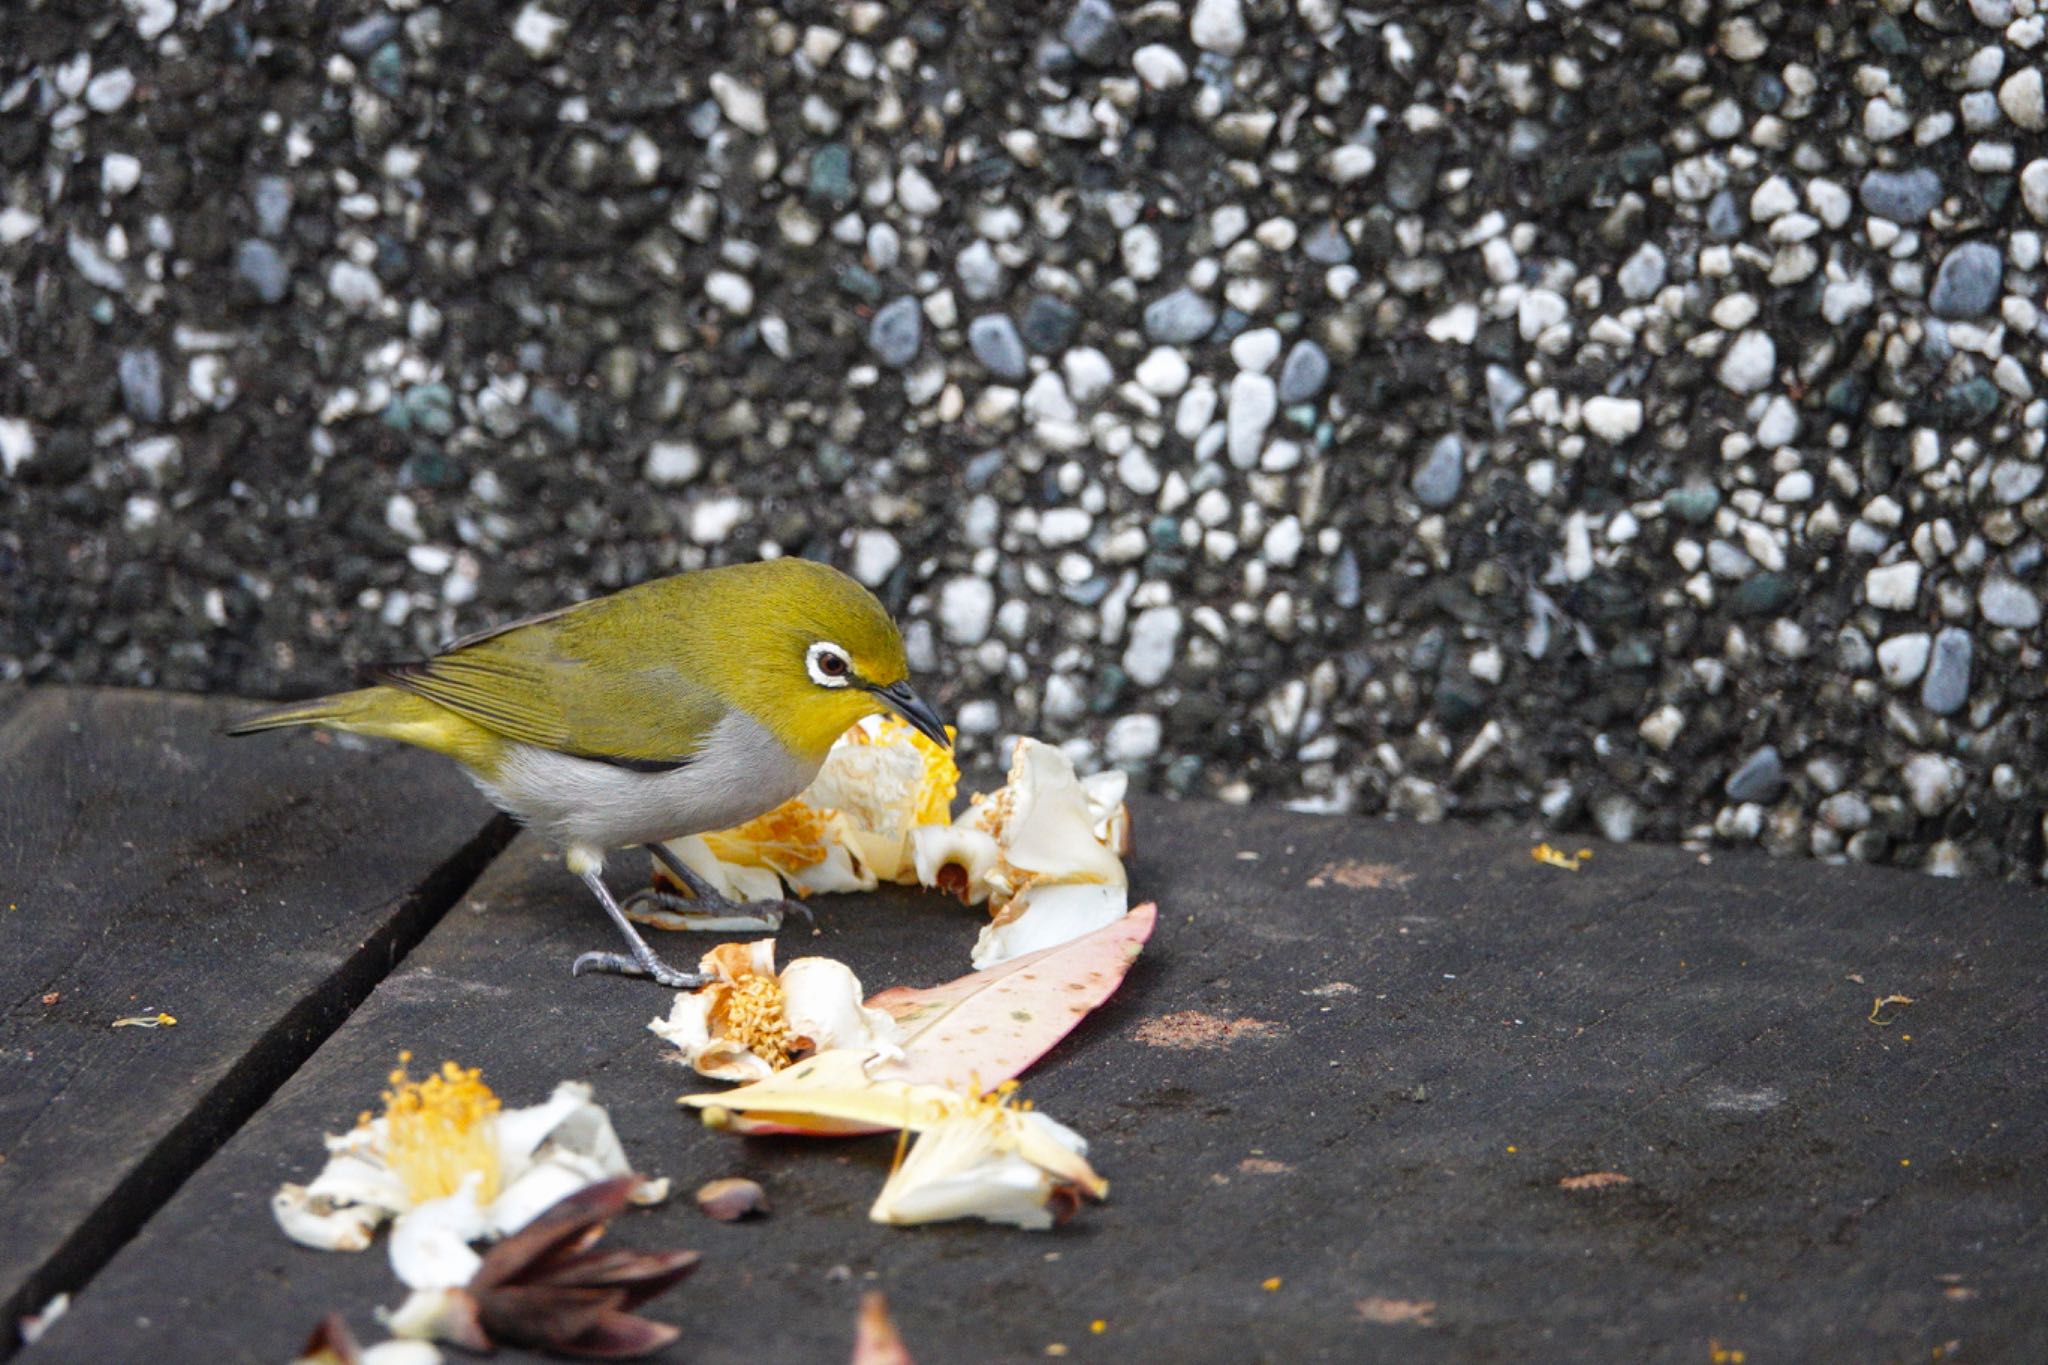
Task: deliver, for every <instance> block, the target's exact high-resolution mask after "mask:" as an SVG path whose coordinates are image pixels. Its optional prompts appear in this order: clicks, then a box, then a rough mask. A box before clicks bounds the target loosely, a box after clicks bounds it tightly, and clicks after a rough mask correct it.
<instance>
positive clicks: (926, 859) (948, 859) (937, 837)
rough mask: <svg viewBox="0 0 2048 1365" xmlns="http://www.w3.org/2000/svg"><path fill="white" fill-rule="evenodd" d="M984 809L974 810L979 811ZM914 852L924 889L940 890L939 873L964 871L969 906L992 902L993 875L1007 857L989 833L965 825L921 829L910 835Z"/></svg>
mask: <svg viewBox="0 0 2048 1365" xmlns="http://www.w3.org/2000/svg"><path fill="white" fill-rule="evenodd" d="M986 804H987V803H986V802H984V803H983V805H986ZM980 809H981V806H976V807H975V808H974V810H975V811H979V810H980ZM970 813H972V812H970ZM910 850H911V856H912V859H913V861H914V862H915V863H916V865H917V880H918V881H919V883H921V884H922V885H925V886H938V885H939V873H940V871H941V870H943V869H944V868H947V867H958V868H960V869H961V870H963V871H964V872H965V873H966V874H967V895H966V897H965V899H966V902H967V904H969V905H977V904H979V903H980V902H982V901H985V900H987V899H988V894H989V883H988V877H989V873H990V871H991V870H992V869H994V867H995V866H996V864H997V863H999V862H1001V861H1002V856H1003V852H1002V849H1001V848H999V847H998V846H997V844H996V841H995V839H994V837H993V836H991V835H990V834H989V832H988V831H987V830H984V829H976V828H974V827H972V826H970V825H967V824H965V823H959V824H951V825H919V826H918V827H917V828H916V829H914V830H912V831H910ZM941 889H946V890H950V889H951V888H941Z"/></svg>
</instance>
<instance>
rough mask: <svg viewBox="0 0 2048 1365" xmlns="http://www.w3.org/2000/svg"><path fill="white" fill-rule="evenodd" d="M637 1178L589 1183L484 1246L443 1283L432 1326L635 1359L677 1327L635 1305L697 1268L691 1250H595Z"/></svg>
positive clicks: (470, 1343)
mask: <svg viewBox="0 0 2048 1365" xmlns="http://www.w3.org/2000/svg"><path fill="white" fill-rule="evenodd" d="M638 1184H639V1177H638V1176H632V1175H624V1176H618V1177H615V1178H613V1179H611V1180H601V1181H599V1182H598V1183H597V1184H595V1185H587V1186H585V1187H584V1188H583V1189H581V1190H578V1191H577V1192H576V1193H574V1194H571V1195H568V1196H566V1197H564V1198H562V1199H560V1200H558V1201H556V1203H555V1204H553V1205H552V1206H551V1207H550V1208H548V1210H547V1211H546V1212H544V1213H542V1214H541V1215H540V1216H539V1217H538V1218H536V1219H534V1220H533V1221H532V1222H531V1223H528V1224H527V1225H526V1226H525V1227H524V1228H522V1229H520V1230H519V1231H518V1232H515V1233H513V1234H512V1235H511V1236H510V1237H507V1238H506V1239H505V1240H504V1241H502V1242H500V1243H498V1244H497V1245H496V1246H494V1247H492V1248H491V1249H490V1250H489V1251H488V1252H486V1253H485V1254H484V1261H483V1265H482V1266H481V1267H479V1268H478V1270H477V1272H476V1274H475V1275H474V1276H473V1277H472V1278H471V1279H470V1282H469V1284H468V1285H467V1286H466V1287H464V1288H462V1289H456V1290H450V1291H449V1306H448V1309H447V1317H446V1319H445V1320H444V1322H443V1323H442V1330H441V1332H440V1335H441V1336H442V1337H443V1339H444V1340H447V1341H450V1342H453V1343H454V1344H455V1345H457V1346H460V1347H462V1348H463V1349H464V1350H469V1351H483V1352H488V1351H491V1350H493V1349H494V1348H496V1347H498V1346H525V1347H530V1348H532V1349H535V1350H540V1351H546V1352H550V1353H552V1354H555V1355H565V1356H581V1357H585V1358H588V1359H597V1360H634V1359H637V1358H639V1357H641V1356H645V1355H652V1354H653V1353H654V1352H656V1351H658V1350H660V1349H661V1348H662V1347H664V1346H667V1345H668V1344H669V1343H670V1342H673V1341H674V1340H676V1338H678V1337H680V1336H681V1335H682V1329H681V1328H678V1327H674V1326H671V1325H670V1324H668V1323H665V1322H655V1321H653V1320H651V1319H649V1318H643V1317H640V1316H638V1315H637V1314H635V1312H634V1311H633V1310H634V1309H636V1308H638V1307H640V1306H641V1305H642V1304H644V1303H646V1302H647V1301H648V1300H650V1299H653V1298H655V1297H657V1296H658V1295H661V1294H664V1293H667V1292H668V1291H669V1290H670V1289H671V1288H673V1287H674V1286H675V1285H676V1283H677V1282H678V1281H680V1280H681V1279H682V1278H683V1277H684V1276H685V1275H688V1274H689V1273H690V1272H691V1271H692V1270H695V1269H696V1268H697V1253H696V1252H694V1251H596V1250H592V1248H593V1247H594V1246H595V1244H596V1243H597V1241H598V1239H599V1238H601V1237H603V1236H604V1230H605V1223H606V1222H607V1221H608V1220H610V1219H611V1218H613V1217H616V1216H617V1215H618V1214H619V1213H620V1212H622V1211H623V1210H624V1209H625V1207H626V1204H627V1202H628V1200H629V1199H630V1197H631V1195H632V1192H633V1189H634V1187H635V1186H636V1185H638Z"/></svg>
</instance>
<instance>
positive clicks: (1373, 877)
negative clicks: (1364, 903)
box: [1308, 860, 1415, 891]
mask: <svg viewBox="0 0 2048 1365" xmlns="http://www.w3.org/2000/svg"><path fill="white" fill-rule="evenodd" d="M1414 880H1415V874H1414V873H1413V872H1408V871H1405V870H1403V869H1401V868H1398V867H1396V866H1394V865H1393V864H1392V863H1366V862H1358V861H1356V860H1353V861H1350V862H1341V863H1324V864H1323V866H1322V869H1321V870H1320V871H1319V872H1317V873H1316V875H1315V876H1313V877H1310V878H1309V879H1308V884H1309V886H1310V888H1311V889H1319V888H1321V887H1325V886H1328V885H1330V884H1331V883H1332V882H1335V883H1336V884H1337V885H1338V886H1342V887H1348V888H1349V889H1351V890H1353V891H1387V890H1391V889H1393V888H1395V887H1400V886H1406V885H1407V884H1408V883H1409V882H1412V881H1414Z"/></svg>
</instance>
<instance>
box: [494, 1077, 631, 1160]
mask: <svg viewBox="0 0 2048 1365" xmlns="http://www.w3.org/2000/svg"><path fill="white" fill-rule="evenodd" d="M586 1109H596V1111H598V1115H600V1117H602V1115H604V1109H598V1105H594V1103H590V1087H588V1085H584V1083H582V1081H563V1083H561V1085H557V1087H555V1093H553V1095H549V1097H547V1099H545V1101H541V1103H539V1105H526V1107H524V1109H502V1111H500V1113H498V1117H496V1119H492V1142H494V1144H496V1146H498V1171H500V1173H502V1179H504V1183H508V1185H510V1183H512V1181H516V1179H518V1177H522V1175H524V1173H526V1166H530V1164H532V1162H535V1154H537V1152H539V1150H541V1146H543V1144H545V1142H547V1140H549V1138H553V1136H555V1132H557V1130H559V1128H563V1126H565V1124H569V1121H571V1119H575V1117H578V1115H580V1113H582V1111H586ZM608 1126H610V1121H608V1119H606V1128H608ZM616 1142H618V1140H616V1138H612V1144H616Z"/></svg>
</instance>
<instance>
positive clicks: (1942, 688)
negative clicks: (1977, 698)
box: [1920, 626, 1975, 716]
mask: <svg viewBox="0 0 2048 1365" xmlns="http://www.w3.org/2000/svg"><path fill="white" fill-rule="evenodd" d="M1974 652H1975V645H1974V643H1973V642H1972V641H1971V639H1970V632H1969V631H1967V630H1964V629H1963V628H1962V627H1961V626H1950V627H1948V628H1947V629H1945V630H1943V631H1942V632H1941V633H1940V634H1939V635H1936V636H1935V637H1934V657H1933V658H1932V659H1930V660H1929V661H1928V664H1927V676H1926V678H1925V679H1924V680H1923V681H1922V682H1921V684H1920V704H1921V705H1922V706H1924V707H1926V708H1927V709H1928V710H1930V711H1932V712H1934V714H1935V715H1937V716H1946V715H1949V714H1950V713H1952V712H1954V711H1957V710H1960V709H1961V707H1962V705H1963V703H1964V702H1966V701H1968V700H1969V699H1970V656H1971V655H1972V654H1973V653H1974Z"/></svg>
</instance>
